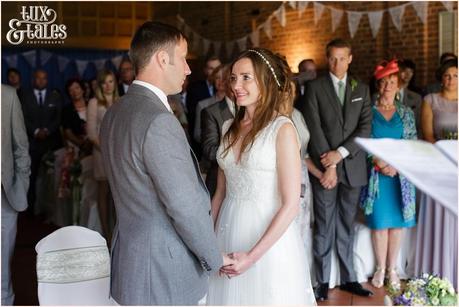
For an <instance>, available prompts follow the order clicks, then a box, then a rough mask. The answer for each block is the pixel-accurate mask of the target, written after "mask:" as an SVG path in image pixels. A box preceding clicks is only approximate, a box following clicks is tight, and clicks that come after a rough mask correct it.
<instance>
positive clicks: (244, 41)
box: [237, 36, 247, 51]
mask: <svg viewBox="0 0 459 307" xmlns="http://www.w3.org/2000/svg"><path fill="white" fill-rule="evenodd" d="M237 47H238V48H239V51H244V50H245V49H247V36H244V37H243V38H240V39H238V40H237Z"/></svg>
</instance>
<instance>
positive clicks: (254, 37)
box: [250, 28, 260, 47]
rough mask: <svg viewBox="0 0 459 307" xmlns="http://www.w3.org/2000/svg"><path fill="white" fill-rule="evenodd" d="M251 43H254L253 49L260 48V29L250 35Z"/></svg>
mask: <svg viewBox="0 0 459 307" xmlns="http://www.w3.org/2000/svg"><path fill="white" fill-rule="evenodd" d="M250 41H251V42H252V46H253V47H258V46H260V31H259V29H258V28H257V29H255V31H253V32H252V33H250Z"/></svg>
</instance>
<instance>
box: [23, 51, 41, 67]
mask: <svg viewBox="0 0 459 307" xmlns="http://www.w3.org/2000/svg"><path fill="white" fill-rule="evenodd" d="M22 56H23V57H24V59H25V60H26V61H27V63H28V64H29V65H30V66H31V67H36V65H37V51H36V50H30V51H26V52H23V53H22Z"/></svg>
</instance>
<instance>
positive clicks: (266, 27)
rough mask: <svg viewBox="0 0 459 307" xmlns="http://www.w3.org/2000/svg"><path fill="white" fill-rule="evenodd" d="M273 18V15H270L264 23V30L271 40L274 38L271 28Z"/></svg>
mask: <svg viewBox="0 0 459 307" xmlns="http://www.w3.org/2000/svg"><path fill="white" fill-rule="evenodd" d="M271 20H272V17H271V16H270V17H269V18H268V19H267V20H266V21H265V23H264V24H263V30H264V32H265V34H266V36H267V37H268V38H269V39H270V40H272V39H273V35H272V28H271Z"/></svg>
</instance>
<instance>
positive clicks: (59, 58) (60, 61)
mask: <svg viewBox="0 0 459 307" xmlns="http://www.w3.org/2000/svg"><path fill="white" fill-rule="evenodd" d="M69 62H70V60H69V59H67V58H66V57H63V56H60V55H59V56H57V64H58V66H59V72H63V71H64V69H65V67H66V66H67V64H68V63H69Z"/></svg>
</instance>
